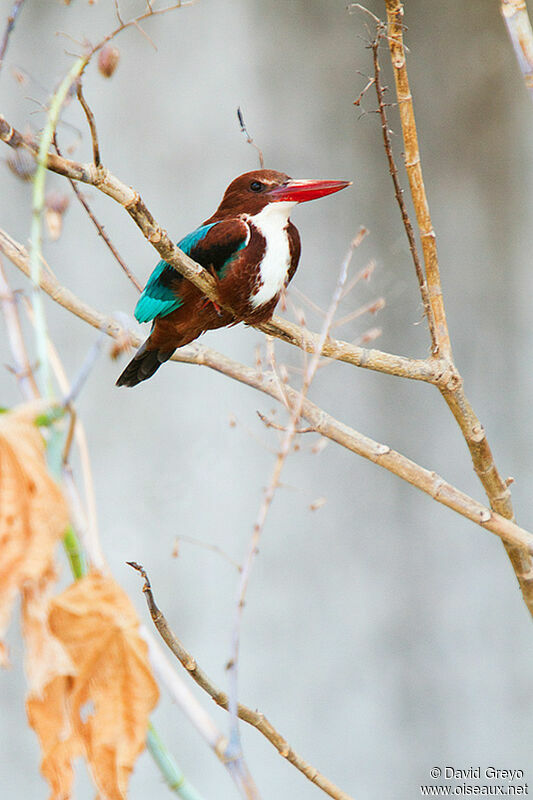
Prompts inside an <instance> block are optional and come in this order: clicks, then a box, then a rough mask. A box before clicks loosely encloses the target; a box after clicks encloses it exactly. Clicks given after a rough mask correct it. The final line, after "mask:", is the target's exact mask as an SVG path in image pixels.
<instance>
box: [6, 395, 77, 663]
mask: <svg viewBox="0 0 533 800" xmlns="http://www.w3.org/2000/svg"><path fill="white" fill-rule="evenodd" d="M35 413H36V412H35V408H34V407H33V406H22V407H21V408H20V409H17V410H15V411H12V412H9V413H7V414H2V415H0V551H1V552H2V559H1V560H0V637H1V636H3V634H4V632H5V630H6V628H7V625H8V621H9V617H10V614H11V609H12V605H13V601H14V598H15V596H16V594H17V592H18V591H20V590H21V589H22V588H23V586H24V585H25V583H26V582H27V581H32V580H38V579H39V578H40V577H41V576H42V575H46V574H49V573H50V572H51V570H52V564H53V556H54V549H55V546H56V544H57V541H58V539H60V538H61V537H62V536H63V534H64V532H65V529H66V527H67V525H68V509H67V505H66V502H65V499H64V497H63V495H62V493H61V490H60V489H59V487H58V485H57V484H56V483H55V481H54V480H53V479H52V477H51V476H50V475H49V473H48V469H47V465H46V459H45V445H44V441H43V439H42V436H41V434H40V433H39V430H38V428H37V427H36V426H35V424H34V417H35ZM0 648H1V649H0V662H2V661H4V662H5V660H6V658H5V651H4V650H3V645H2V644H1V643H0Z"/></svg>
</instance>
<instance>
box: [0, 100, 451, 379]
mask: <svg viewBox="0 0 533 800" xmlns="http://www.w3.org/2000/svg"><path fill="white" fill-rule="evenodd" d="M0 140H2V141H4V142H5V143H6V144H8V145H9V146H10V147H14V148H18V147H24V148H26V149H28V150H29V151H30V152H32V153H33V154H34V155H35V145H34V144H33V143H32V142H31V141H28V140H25V138H24V137H23V136H22V134H20V133H19V132H18V131H17V130H16V129H15V128H13V127H11V126H10V125H9V124H8V123H7V121H6V120H5V119H4V118H3V117H2V116H1V115H0ZM47 164H48V169H50V170H51V171H52V172H56V173H57V174H59V175H63V176H64V177H67V178H70V179H71V180H73V181H81V182H82V183H86V184H89V185H91V186H94V187H95V188H97V189H99V190H100V191H101V192H103V193H104V194H107V195H108V196H109V197H111V198H112V199H113V200H115V201H116V202H118V203H119V204H120V205H122V206H123V207H124V208H125V209H126V211H127V212H128V214H129V215H130V216H131V217H132V219H133V220H134V222H135V223H136V224H137V226H138V227H139V228H140V230H141V231H142V233H143V234H144V236H145V238H146V239H147V240H148V241H149V242H150V243H151V244H152V245H153V247H154V248H155V249H156V250H157V252H158V253H159V255H160V257H161V258H162V259H163V260H164V261H166V262H167V263H168V264H170V266H172V267H173V268H174V269H176V270H177V271H178V272H179V273H180V274H181V275H183V276H184V277H185V278H187V280H190V281H191V283H193V284H194V285H195V286H197V288H198V289H200V290H201V291H202V292H203V294H205V295H206V296H207V297H209V299H210V300H215V301H216V302H218V303H219V305H220V298H218V296H217V291H216V281H215V279H214V278H213V276H212V275H210V274H209V273H208V272H207V270H205V269H204V268H203V267H202V266H201V265H200V264H197V263H196V262H195V261H193V260H192V258H189V256H187V255H186V254H185V253H184V252H183V251H182V250H180V249H179V247H177V246H176V245H175V244H174V243H173V242H172V241H171V239H170V238H169V236H168V234H167V233H166V231H164V230H163V229H162V228H161V226H160V225H159V224H158V223H157V222H156V221H155V220H154V218H153V216H152V214H151V213H150V211H149V210H148V209H147V208H146V206H145V205H144V202H143V201H142V199H141V197H140V195H139V194H138V192H136V191H134V190H133V189H132V188H131V187H129V186H126V184H124V183H122V181H120V180H119V179H118V178H116V177H115V176H114V175H112V174H111V173H110V172H109V170H107V169H106V168H105V167H103V166H100V167H99V168H98V169H96V168H95V167H94V165H93V164H81V163H79V162H76V161H71V160H69V159H66V158H62V157H60V156H59V155H57V154H56V153H49V154H48V162H47ZM257 327H258V329H259V330H261V331H263V333H267V334H269V335H270V336H275V337H276V338H278V339H282V340H283V341H285V342H288V343H289V344H292V345H294V346H296V347H299V348H300V349H302V350H305V351H306V352H308V353H314V352H315V351H316V346H317V341H318V338H319V334H317V333H313V332H311V331H308V330H306V329H304V328H302V327H300V326H298V325H295V324H294V323H292V322H289V321H288V320H284V319H281V318H280V317H273V318H272V320H270V322H266V323H263V324H262V325H259V326H257ZM322 355H323V356H327V357H328V358H333V359H335V360H337V361H344V362H346V363H348V364H353V365H355V366H358V367H364V368H366V369H371V370H375V371H377V372H384V373H386V374H388V375H397V376H399V377H402V378H410V379H412V380H421V381H426V382H428V383H439V382H440V381H441V380H447V377H446V376H445V375H444V373H445V369H444V363H443V362H441V361H439V360H438V359H434V361H433V362H431V363H430V362H428V361H426V360H423V359H411V358H406V357H405V356H396V355H393V354H391V353H383V352H381V351H379V350H374V349H372V350H368V349H365V348H362V347H357V346H356V345H352V344H350V343H349V342H343V341H340V340H336V339H329V340H328V341H327V342H326V343H325V344H324V347H323V349H322Z"/></svg>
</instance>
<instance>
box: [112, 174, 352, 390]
mask: <svg viewBox="0 0 533 800" xmlns="http://www.w3.org/2000/svg"><path fill="white" fill-rule="evenodd" d="M349 185H350V182H349V181H323V180H293V179H292V178H289V176H288V175H285V174H284V173H283V172H275V171H274V170H270V169H261V170H255V171H254V172H246V173H244V175H240V176H239V177H238V178H235V180H234V181H232V182H231V183H230V185H229V186H228V188H227V189H226V192H225V194H224V197H223V198H222V202H221V203H220V205H219V207H218V208H217V210H216V211H215V213H214V214H213V216H212V217H209V219H208V220H206V221H205V222H204V223H203V225H201V226H200V227H199V228H197V229H196V230H195V231H193V232H192V233H189V235H188V236H185V238H183V239H182V240H181V241H180V242H178V247H180V248H181V249H182V250H183V252H184V253H187V255H188V256H190V257H191V258H193V259H194V260H195V261H197V262H198V263H199V264H201V265H202V266H203V267H204V268H205V269H206V270H208V271H209V272H210V273H211V274H212V275H213V276H214V277H215V278H216V279H217V288H218V294H219V298H220V303H221V305H222V306H229V307H230V308H231V309H232V310H233V312H234V313H233V314H231V313H230V312H228V311H225V310H224V308H219V306H218V304H216V303H213V302H211V301H210V300H208V299H207V298H206V297H205V295H203V294H202V293H201V291H200V290H199V289H197V288H196V286H194V284H192V283H191V282H190V281H188V280H186V279H185V278H183V277H182V276H181V275H180V274H179V272H176V270H175V269H173V268H172V267H171V266H169V264H167V262H166V261H160V262H159V264H158V265H157V267H156V268H155V269H154V271H153V272H152V274H151V275H150V278H149V279H148V283H147V284H146V286H145V287H144V290H143V292H142V294H141V296H140V297H139V301H138V303H137V305H136V307H135V317H136V319H137V320H138V321H139V322H150V321H153V322H152V331H151V333H150V336H149V337H148V339H147V340H146V341H145V342H144V344H143V345H142V346H141V347H140V348H139V350H138V351H137V353H136V354H135V356H134V357H133V359H132V360H131V361H130V363H129V364H128V366H127V367H126V369H125V370H124V372H123V373H122V374H121V375H120V377H119V379H118V380H117V386H136V385H137V384H138V383H140V382H141V381H145V380H146V379H147V378H151V377H152V375H153V374H154V372H156V370H157V369H159V367H160V366H161V364H162V363H163V362H165V361H168V359H169V358H170V357H171V355H172V354H173V352H174V350H176V348H177V347H181V346H182V345H185V344H188V343H189V342H192V341H193V340H194V339H196V338H197V337H198V336H200V334H201V333H204V331H207V330H211V329H212V328H222V327H224V326H225V325H233V324H235V323H237V322H246V323H247V324H249V325H256V324H258V323H260V322H266V321H267V320H269V319H270V318H271V317H272V314H273V313H274V309H275V307H276V304H277V302H278V300H279V298H280V295H281V292H282V290H283V289H284V288H285V287H286V286H287V285H288V283H289V282H290V281H291V280H292V278H293V276H294V273H295V272H296V268H297V266H298V261H299V259H300V236H299V234H298V230H297V229H296V227H295V226H294V225H293V224H292V222H291V221H290V219H289V214H290V213H291V211H292V209H293V208H294V206H295V205H297V204H298V203H305V202H307V201H308V200H314V199H315V198H317V197H324V196H325V195H327V194H332V193H333V192H338V191H339V190H340V189H344V188H345V187H346V186H349Z"/></svg>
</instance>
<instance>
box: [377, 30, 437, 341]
mask: <svg viewBox="0 0 533 800" xmlns="http://www.w3.org/2000/svg"><path fill="white" fill-rule="evenodd" d="M384 32H385V26H384V25H383V23H381V22H380V23H379V24H378V29H377V33H376V38H375V39H374V41H373V42H372V45H371V47H372V56H373V61H374V85H375V87H376V95H377V98H378V107H379V115H380V117H381V132H382V134H383V144H384V146H385V153H386V154H387V161H388V162H389V172H390V175H391V178H392V182H393V184H394V194H395V197H396V201H397V203H398V206H399V208H400V213H401V215H402V221H403V225H404V228H405V232H406V234H407V239H408V241H409V249H410V251H411V256H412V259H413V264H414V266H415V272H416V277H417V279H418V285H419V287H420V294H421V296H422V303H423V305H424V314H425V317H426V319H427V322H428V326H429V333H430V336H431V345H432V352H433V354H436V353H438V350H439V343H438V340H437V332H436V330H435V318H434V315H433V309H432V308H431V303H430V301H429V292H428V287H427V283H426V279H425V276H424V271H423V269H422V265H421V263H420V258H419V257H418V248H417V246H416V240H415V234H414V231H413V226H412V225H411V220H410V219H409V214H408V212H407V206H406V205H405V201H404V199H403V189H402V188H401V186H400V179H399V177H398V169H397V167H396V162H395V161H394V156H393V154H392V142H391V137H390V131H389V121H388V119H387V113H386V111H385V103H384V101H383V92H384V89H383V86H382V85H381V68H380V65H379V45H380V42H381V39H382V37H383V36H384Z"/></svg>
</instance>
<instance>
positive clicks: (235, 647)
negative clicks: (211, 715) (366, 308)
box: [228, 234, 364, 753]
mask: <svg viewBox="0 0 533 800" xmlns="http://www.w3.org/2000/svg"><path fill="white" fill-rule="evenodd" d="M363 235H364V234H363ZM363 235H360V236H359V237H357V238H356V239H354V240H353V242H352V243H351V247H350V250H349V252H348V254H347V255H346V258H345V259H344V261H343V263H342V266H341V269H340V272H339V277H338V280H337V285H336V287H335V291H334V293H333V297H332V300H331V303H330V306H329V309H328V312H327V314H326V317H325V320H324V324H323V327H322V331H321V334H320V339H319V341H318V342H317V349H316V352H315V353H314V354H313V357H312V359H311V361H310V362H309V364H308V365H307V369H306V370H305V374H304V379H303V383H302V387H301V390H300V392H299V395H298V399H297V401H296V402H295V403H294V402H293V403H292V404H289V405H288V408H289V410H290V420H289V423H288V425H287V429H286V431H285V435H284V436H283V439H282V442H281V445H280V448H279V452H278V455H277V458H276V462H275V464H274V469H273V470H272V475H271V477H270V481H269V484H268V486H267V489H266V491H265V493H264V496H263V501H262V503H261V506H260V508H259V512H258V515H257V518H256V521H255V524H254V526H253V530H252V536H251V538H250V542H249V545H248V550H247V552H246V556H245V559H244V562H243V567H242V571H241V575H240V579H239V586H238V590H237V602H236V608H235V615H234V621H233V634H232V644H231V658H230V661H229V667H228V675H229V687H230V688H229V712H230V719H231V726H230V744H231V746H232V747H233V748H234V750H235V752H237V753H240V752H241V744H240V735H239V729H238V714H237V706H238V667H239V652H240V634H241V626H242V616H243V610H244V604H245V600H246V592H247V589H248V584H249V581H250V575H251V572H252V567H253V563H254V560H255V556H256V554H257V553H258V552H259V542H260V539H261V535H262V533H263V529H264V526H265V522H266V519H267V516H268V512H269V511H270V507H271V505H272V502H273V500H274V496H275V494H276V489H277V488H278V485H279V481H280V477H281V473H282V471H283V468H284V466H285V462H286V460H287V457H288V455H289V453H290V450H291V446H292V442H293V440H294V437H295V435H296V432H297V429H298V423H299V421H300V417H301V415H302V409H303V404H304V401H305V398H306V395H307V392H308V391H309V388H310V386H311V383H312V381H313V378H314V377H315V375H316V371H317V369H318V365H319V363H320V358H321V352H322V347H323V344H324V342H325V341H326V339H327V338H328V336H329V331H330V329H331V326H332V324H333V319H334V316H335V313H336V311H337V308H338V305H339V303H340V301H341V298H342V293H343V290H344V286H345V284H346V280H347V277H348V268H349V265H350V262H351V259H352V254H353V251H354V248H355V247H357V246H358V245H359V243H360V241H361V240H362V238H363ZM283 395H285V386H283Z"/></svg>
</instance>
